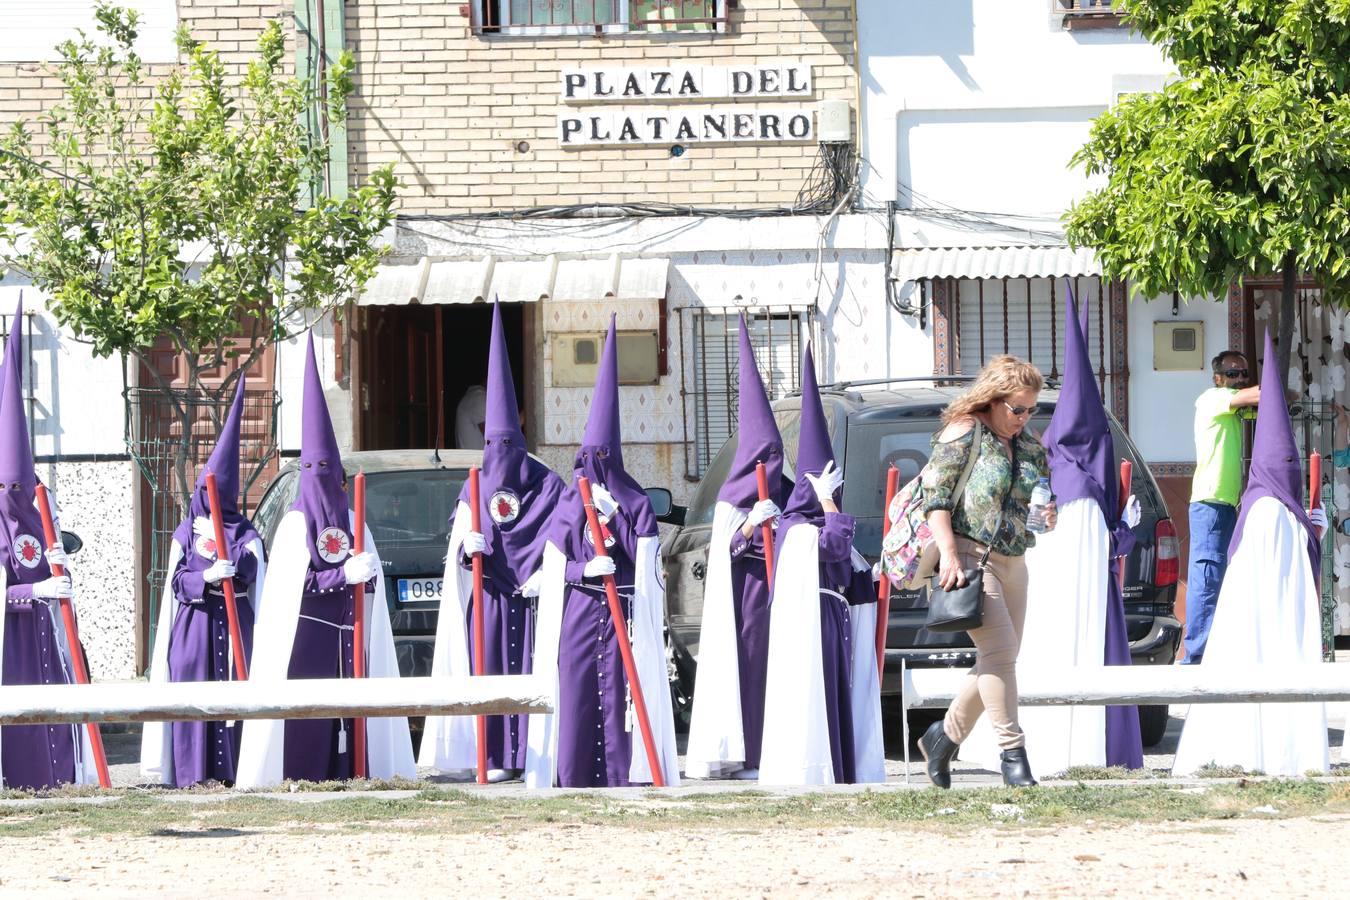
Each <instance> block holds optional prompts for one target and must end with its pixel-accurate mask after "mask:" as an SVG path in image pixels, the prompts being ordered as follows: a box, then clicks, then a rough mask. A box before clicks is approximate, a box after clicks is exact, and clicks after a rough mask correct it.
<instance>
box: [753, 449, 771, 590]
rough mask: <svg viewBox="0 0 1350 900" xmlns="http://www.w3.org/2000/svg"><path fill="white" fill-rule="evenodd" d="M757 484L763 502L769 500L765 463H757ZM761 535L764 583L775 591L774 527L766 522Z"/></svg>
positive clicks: (762, 526)
mask: <svg viewBox="0 0 1350 900" xmlns="http://www.w3.org/2000/svg"><path fill="white" fill-rule="evenodd" d="M755 484H756V486H757V487H758V488H759V499H760V500H761V501H763V500H768V499H769V476H768V474H767V473H766V471H765V469H764V463H755ZM760 534H761V535H763V537H764V583H765V584H767V585H768V586H769V590H770V591H772V590H773V526H772V525H770V524H769V523H768V522H765V523H764V524H763V525H761V526H760Z"/></svg>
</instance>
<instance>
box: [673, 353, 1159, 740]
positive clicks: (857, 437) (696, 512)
mask: <svg viewBox="0 0 1350 900" xmlns="http://www.w3.org/2000/svg"><path fill="white" fill-rule="evenodd" d="M969 380H970V379H969V378H964V379H963V378H951V379H944V380H940V381H935V380H933V379H898V380H891V381H885V382H876V383H853V384H848V383H845V384H839V385H833V386H828V387H822V388H821V401H822V402H823V404H824V407H825V416H826V420H827V421H828V423H829V427H830V436H831V439H832V441H833V444H834V452H835V458H836V460H838V461H839V463H840V467H841V468H842V470H843V472H844V475H845V479H844V499H843V508H844V510H845V511H847V512H849V513H850V514H852V515H854V516H856V517H857V520H858V524H857V531H856V536H855V544H856V546H857V548H858V550H859V551H860V552H861V553H862V554H863V555H864V556H866V557H867V558H868V559H869V560H870V561H875V560H876V559H877V557H878V555H879V553H880V549H881V537H882V505H883V504H884V502H885V496H884V495H885V490H886V471H887V468H888V467H889V466H890V465H891V464H894V465H896V466H897V467H898V468H899V471H900V484H902V485H903V484H904V483H905V482H907V481H909V480H910V479H911V478H913V477H914V476H915V475H917V474H918V473H919V470H920V469H921V468H923V465H924V463H926V462H927V460H928V451H929V448H930V445H931V439H932V435H933V433H934V432H935V431H937V430H938V428H939V427H940V421H939V416H940V414H941V412H942V409H943V407H945V406H946V405H947V404H948V403H949V402H950V401H951V400H952V399H954V398H955V397H956V396H957V395H959V394H960V393H962V392H963V391H964V390H965V387H966V384H965V383H966V382H968V381H969ZM1057 397H1058V391H1056V390H1054V389H1047V390H1045V391H1044V392H1042V394H1041V397H1040V402H1039V406H1040V412H1039V414H1038V415H1037V416H1036V417H1035V418H1034V419H1032V422H1031V427H1032V428H1035V429H1036V430H1037V431H1043V430H1044V428H1045V426H1046V425H1047V424H1048V423H1049V418H1050V413H1051V412H1053V410H1054V406H1055V401H1056V399H1057ZM773 407H774V417H775V419H777V421H778V427H779V430H780V431H781V432H782V435H783V443H784V446H785V450H786V453H785V456H786V458H785V460H784V463H785V465H784V474H786V475H788V476H789V477H791V473H792V467H793V465H794V464H795V462H796V446H797V431H798V423H799V419H800V413H801V398H800V396H792V397H787V398H784V399H782V400H780V401H778V402H776V403H774V404H773ZM1111 433H1112V437H1113V438H1114V439H1115V445H1116V452H1117V453H1118V454H1120V455H1121V456H1123V457H1124V458H1126V459H1129V460H1130V461H1131V462H1132V463H1133V464H1134V482H1133V490H1134V493H1135V494H1136V495H1138V497H1139V503H1140V507H1141V510H1142V513H1143V517H1142V519H1141V521H1140V523H1139V525H1138V526H1136V527H1135V529H1134V533H1135V537H1136V538H1137V540H1138V543H1137V545H1136V547H1135V549H1134V551H1133V552H1131V553H1130V555H1129V556H1128V557H1127V559H1126V562H1125V591H1124V600H1125V618H1126V627H1127V631H1128V634H1129V639H1130V654H1131V656H1132V658H1133V662H1134V664H1136V665H1169V664H1170V663H1171V662H1172V661H1173V659H1174V658H1175V657H1176V653H1177V647H1178V645H1179V643H1180V641H1181V625H1180V623H1179V622H1178V621H1177V620H1176V618H1174V616H1173V604H1174V602H1175V600H1176V590H1177V578H1178V575H1179V571H1178V569H1179V558H1178V549H1179V547H1178V542H1177V534H1176V529H1175V528H1174V527H1173V525H1172V521H1171V519H1170V518H1169V517H1168V513H1167V507H1166V505H1165V503H1164V502H1163V497H1162V493H1161V492H1160V491H1159V490H1158V486H1157V483H1156V482H1155V481H1154V480H1153V476H1152V474H1150V472H1149V469H1148V466H1147V465H1146V464H1145V462H1144V460H1143V459H1142V457H1141V456H1140V454H1139V451H1138V450H1137V449H1136V448H1135V446H1134V444H1133V442H1131V441H1130V439H1129V437H1128V436H1127V435H1126V434H1125V433H1124V431H1122V430H1121V428H1120V426H1119V423H1117V422H1116V421H1115V419H1114V418H1113V419H1112V420H1111ZM735 448H736V437H735V435H734V434H733V435H732V437H731V439H730V440H729V441H728V442H727V444H726V445H725V446H724V447H723V448H722V449H721V451H719V452H718V454H717V455H716V457H715V458H714V459H713V461H712V463H711V464H710V465H709V467H708V469H707V471H706V472H705V473H704V476H703V479H702V481H701V482H700V483H699V486H698V488H697V489H696V491H695V493H694V497H693V499H692V501H691V502H690V504H689V507H688V509H687V511H686V514H685V519H684V525H683V527H681V528H679V529H678V530H676V531H673V532H672V533H671V534H669V535H667V537H666V539H665V540H664V541H663V546H662V550H663V556H664V559H665V575H666V611H667V623H668V627H669V640H670V643H671V653H672V657H673V660H674V668H675V674H674V676H673V682H674V684H673V688H672V689H673V690H674V691H675V695H676V702H677V709H683V710H685V711H687V710H688V706H689V699H690V697H691V696H692V690H693V683H694V682H693V677H694V670H695V665H696V661H697V658H698V636H699V634H698V633H699V623H700V621H701V620H702V617H703V585H704V582H703V579H704V576H705V574H706V572H707V559H708V541H709V538H710V533H711V530H712V519H713V508H714V506H715V504H716V502H717V492H718V490H719V489H720V488H721V486H722V482H723V481H724V480H725V479H726V475H727V470H728V468H729V467H730V465H731V461H732V456H733V454H734V452H735ZM927 596H928V590H927V588H922V589H919V590H916V591H899V592H896V591H892V595H891V608H890V619H889V622H888V623H887V637H886V668H885V677H884V678H883V681H882V694H883V695H898V694H899V693H900V660H901V659H904V660H905V661H906V663H907V665H908V666H910V667H925V666H954V667H967V666H970V665H971V664H972V663H973V662H974V659H975V651H974V647H973V646H972V645H971V643H970V639H969V637H968V636H967V635H966V634H965V633H964V632H957V633H954V634H950V633H949V634H934V633H932V632H930V631H928V630H927V629H926V628H924V627H923V623H924V617H925V614H926V611H927V608H928V604H927ZM1033 600H1034V598H1033ZM1140 722H1141V730H1142V733H1143V739H1144V743H1145V745H1153V744H1156V743H1157V742H1158V741H1160V740H1161V739H1162V736H1163V732H1164V731H1165V730H1166V727H1167V707H1165V706H1150V707H1141V709H1140Z"/></svg>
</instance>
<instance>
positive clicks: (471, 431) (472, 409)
mask: <svg viewBox="0 0 1350 900" xmlns="http://www.w3.org/2000/svg"><path fill="white" fill-rule="evenodd" d="M486 427H487V389H486V388H484V387H483V386H482V385H481V384H474V385H470V386H469V389H468V390H466V391H465V392H464V396H463V397H461V398H460V401H459V405H458V406H456V407H455V446H457V447H459V449H461V450H482V449H483V443H484V439H483V430H484V429H485V428H486Z"/></svg>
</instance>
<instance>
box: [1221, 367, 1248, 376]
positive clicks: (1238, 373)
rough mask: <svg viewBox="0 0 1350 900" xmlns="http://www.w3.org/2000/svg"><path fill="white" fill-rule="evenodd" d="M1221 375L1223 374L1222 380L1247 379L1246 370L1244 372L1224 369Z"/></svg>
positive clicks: (1242, 370)
mask: <svg viewBox="0 0 1350 900" xmlns="http://www.w3.org/2000/svg"><path fill="white" fill-rule="evenodd" d="M1222 374H1223V377H1224V378H1246V377H1247V370H1246V369H1224V370H1223V373H1222Z"/></svg>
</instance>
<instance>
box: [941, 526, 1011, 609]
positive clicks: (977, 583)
mask: <svg viewBox="0 0 1350 900" xmlns="http://www.w3.org/2000/svg"><path fill="white" fill-rule="evenodd" d="M1002 525H1003V519H1002V517H999V527H1000V528H1001V527H1002ZM994 533H995V534H997V533H998V531H997V529H996V530H995V532H994ZM992 549H993V548H992V547H985V548H984V556H981V557H980V562H979V564H978V565H976V566H975V568H973V569H966V570H964V571H965V576H966V583H965V584H964V585H962V586H960V587H955V588H952V589H951V590H950V591H947V590H943V589H942V588H941V587H939V586H938V583H937V576H934V577H933V584H932V585H931V586H930V587H929V589H928V618H927V621H925V622H924V626H923V627H925V628H927V629H928V630H929V631H933V632H938V633H943V632H949V631H970V630H971V629H972V628H979V627H980V626H981V625H983V624H984V564H985V563H987V562H988V561H989V552H990V550H992Z"/></svg>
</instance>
